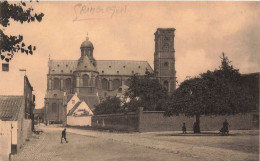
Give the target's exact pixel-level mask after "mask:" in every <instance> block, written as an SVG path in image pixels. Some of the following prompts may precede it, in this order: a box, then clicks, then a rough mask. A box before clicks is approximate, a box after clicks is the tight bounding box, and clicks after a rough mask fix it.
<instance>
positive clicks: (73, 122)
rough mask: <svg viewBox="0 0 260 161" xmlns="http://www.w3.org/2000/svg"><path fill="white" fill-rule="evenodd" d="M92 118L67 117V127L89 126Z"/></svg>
mask: <svg viewBox="0 0 260 161" xmlns="http://www.w3.org/2000/svg"><path fill="white" fill-rule="evenodd" d="M91 117H92V116H77V117H74V116H68V117H67V125H69V126H91Z"/></svg>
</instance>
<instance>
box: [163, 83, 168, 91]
mask: <svg viewBox="0 0 260 161" xmlns="http://www.w3.org/2000/svg"><path fill="white" fill-rule="evenodd" d="M163 85H164V87H165V88H166V89H167V90H168V89H169V82H168V81H164V82H163Z"/></svg>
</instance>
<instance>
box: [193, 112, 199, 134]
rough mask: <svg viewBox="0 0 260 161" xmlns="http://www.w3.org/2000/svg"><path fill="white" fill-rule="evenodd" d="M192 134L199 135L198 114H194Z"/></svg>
mask: <svg viewBox="0 0 260 161" xmlns="http://www.w3.org/2000/svg"><path fill="white" fill-rule="evenodd" d="M193 132H194V133H200V114H196V122H195V123H194V125H193Z"/></svg>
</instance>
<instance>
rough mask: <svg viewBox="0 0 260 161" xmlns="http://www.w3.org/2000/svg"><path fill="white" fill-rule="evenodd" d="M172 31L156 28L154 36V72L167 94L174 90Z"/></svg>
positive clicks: (172, 29) (174, 73)
mask: <svg viewBox="0 0 260 161" xmlns="http://www.w3.org/2000/svg"><path fill="white" fill-rule="evenodd" d="M174 31H175V29H174V28H167V29H162V28H158V29H157V31H156V32H155V34H154V35H155V52H154V72H155V75H156V78H157V79H158V80H159V81H160V83H161V84H162V85H164V86H165V87H166V88H167V89H168V92H169V93H171V92H173V91H174V90H175V89H176V71H175V50H174Z"/></svg>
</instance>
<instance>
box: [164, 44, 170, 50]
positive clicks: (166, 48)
mask: <svg viewBox="0 0 260 161" xmlns="http://www.w3.org/2000/svg"><path fill="white" fill-rule="evenodd" d="M163 49H164V50H165V51H169V44H168V43H165V44H164V46H163Z"/></svg>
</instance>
